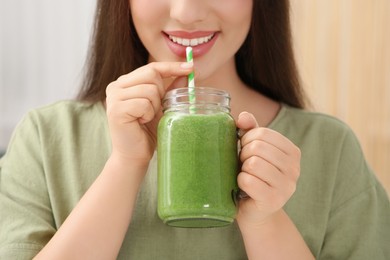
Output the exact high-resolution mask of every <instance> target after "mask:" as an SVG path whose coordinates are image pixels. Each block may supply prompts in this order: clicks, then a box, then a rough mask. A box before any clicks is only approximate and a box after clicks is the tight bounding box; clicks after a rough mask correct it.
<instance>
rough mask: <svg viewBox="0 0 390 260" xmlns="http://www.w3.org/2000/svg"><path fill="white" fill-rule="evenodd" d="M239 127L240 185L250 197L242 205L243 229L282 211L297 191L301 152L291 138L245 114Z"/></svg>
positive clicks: (254, 225) (240, 215)
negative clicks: (241, 133)
mask: <svg viewBox="0 0 390 260" xmlns="http://www.w3.org/2000/svg"><path fill="white" fill-rule="evenodd" d="M237 127H238V128H240V131H242V132H245V133H244V134H243V135H242V137H241V140H240V142H241V153H240V160H241V162H242V168H241V172H240V174H239V175H238V185H239V187H240V189H241V190H243V191H244V192H245V193H246V194H247V195H248V196H247V197H246V198H243V199H241V200H240V202H239V212H238V216H237V221H238V223H239V225H240V227H242V226H245V227H247V228H250V227H256V226H259V225H262V224H264V223H265V222H267V221H268V219H269V218H272V216H273V215H274V214H275V213H277V212H278V211H281V209H282V207H283V206H284V204H285V203H286V202H287V201H288V200H289V199H290V197H291V196H292V195H293V193H294V192H295V189H296V183H297V180H298V177H299V174H300V158H301V153H300V150H299V148H298V147H297V146H295V145H294V144H293V143H292V142H291V141H290V140H289V139H287V138H286V137H284V136H283V135H281V134H280V133H278V132H276V131H273V130H271V129H269V128H263V127H259V126H258V124H257V122H256V119H255V118H254V116H253V115H252V114H250V113H247V112H243V113H241V114H240V115H239V117H238V120H237Z"/></svg>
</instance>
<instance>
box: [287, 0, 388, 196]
mask: <svg viewBox="0 0 390 260" xmlns="http://www.w3.org/2000/svg"><path fill="white" fill-rule="evenodd" d="M292 11H293V19H292V22H293V31H294V37H295V49H296V54H297V59H298V63H299V68H300V70H301V75H302V80H303V83H304V86H305V88H306V90H307V92H308V94H309V96H310V98H311V101H312V103H313V105H314V109H316V110H317V111H321V112H326V113H329V114H332V115H335V116H336V117H338V118H340V119H342V120H343V121H345V122H346V123H348V124H349V125H350V126H351V127H352V129H353V130H354V131H355V133H356V135H357V136H358V138H359V140H360V141H361V145H362V147H363V150H364V152H365V155H366V157H367V159H368V161H369V163H370V164H371V166H372V167H373V168H374V170H375V171H376V174H377V176H378V178H379V179H380V180H381V181H382V183H383V184H384V185H385V187H386V188H387V191H388V192H389V193H390V1H389V0H292Z"/></svg>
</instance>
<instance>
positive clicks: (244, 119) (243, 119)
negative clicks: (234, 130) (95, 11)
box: [236, 111, 259, 137]
mask: <svg viewBox="0 0 390 260" xmlns="http://www.w3.org/2000/svg"><path fill="white" fill-rule="evenodd" d="M236 125H237V127H238V128H239V131H238V136H239V137H242V136H243V135H245V134H246V132H247V131H248V130H250V129H253V128H256V127H259V124H258V123H257V120H256V118H255V117H254V116H253V115H252V114H251V113H249V112H246V111H244V112H241V113H240V114H239V115H238V119H237V123H236Z"/></svg>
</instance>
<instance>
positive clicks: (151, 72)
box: [116, 62, 193, 96]
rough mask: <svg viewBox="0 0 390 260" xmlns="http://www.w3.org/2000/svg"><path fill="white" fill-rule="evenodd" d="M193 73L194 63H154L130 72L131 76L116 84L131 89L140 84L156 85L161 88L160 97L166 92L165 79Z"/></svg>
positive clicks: (122, 78) (121, 77)
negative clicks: (130, 87)
mask: <svg viewBox="0 0 390 260" xmlns="http://www.w3.org/2000/svg"><path fill="white" fill-rule="evenodd" d="M192 71H193V64H192V63H187V62H184V63H183V62H152V63H149V64H147V65H145V66H143V67H140V68H138V69H136V70H134V71H132V72H130V73H129V74H126V75H122V76H120V77H119V78H118V80H117V82H116V84H118V87H129V86H135V85H139V84H155V85H157V86H160V87H161V88H160V95H161V96H163V95H164V93H165V91H166V89H165V88H164V84H163V79H165V78H170V77H179V76H185V75H188V74H190V73H191V72H192ZM166 87H168V86H166Z"/></svg>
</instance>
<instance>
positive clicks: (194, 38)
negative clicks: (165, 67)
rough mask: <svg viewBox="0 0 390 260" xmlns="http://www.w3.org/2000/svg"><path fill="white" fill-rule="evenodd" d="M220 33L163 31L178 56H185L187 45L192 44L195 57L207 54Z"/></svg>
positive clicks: (171, 48)
mask: <svg viewBox="0 0 390 260" xmlns="http://www.w3.org/2000/svg"><path fill="white" fill-rule="evenodd" d="M218 35H219V33H218V32H215V31H196V32H185V31H169V32H163V36H164V37H165V40H166V43H167V45H168V47H169V48H170V50H171V51H172V52H173V53H174V54H175V55H177V56H179V57H181V58H185V56H186V47H188V46H191V47H192V49H193V55H194V57H199V56H202V55H204V54H206V53H207V52H208V51H209V50H210V49H211V48H212V47H213V46H214V43H215V42H216V40H217V38H218Z"/></svg>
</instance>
